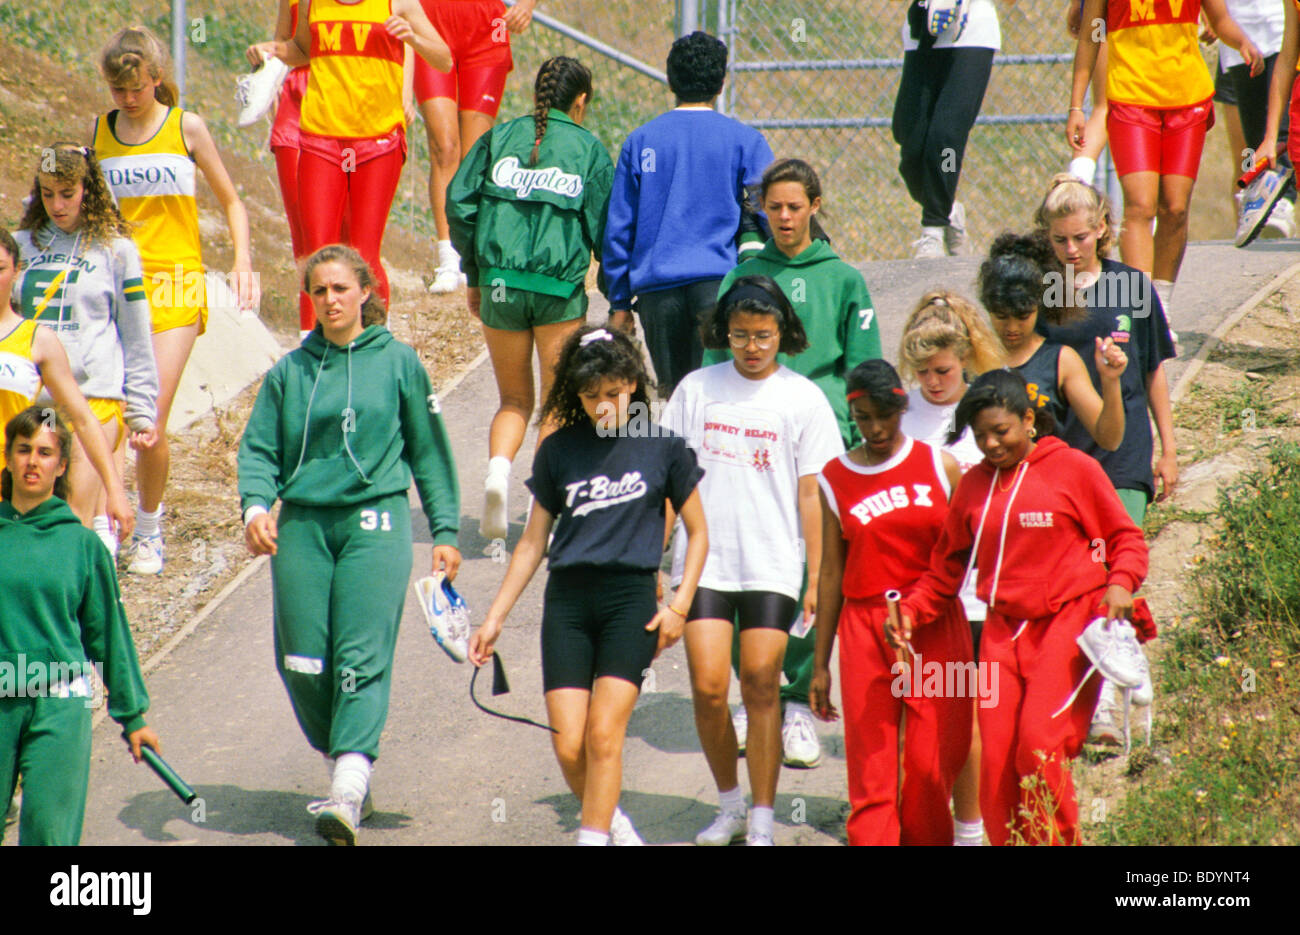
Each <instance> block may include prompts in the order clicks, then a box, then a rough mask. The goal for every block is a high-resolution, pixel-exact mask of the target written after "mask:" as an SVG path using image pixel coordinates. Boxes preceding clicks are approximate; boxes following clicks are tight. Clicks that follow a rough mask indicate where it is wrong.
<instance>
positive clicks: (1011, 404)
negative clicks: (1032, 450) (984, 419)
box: [948, 370, 1056, 445]
mask: <svg viewBox="0 0 1300 935" xmlns="http://www.w3.org/2000/svg"><path fill="white" fill-rule="evenodd" d="M994 406H1001V407H1002V408H1003V409H1005V410H1006V411H1007V412H1009V413H1011V414H1012V415H1022V414H1024V413H1025V412H1032V413H1033V414H1034V429H1035V431H1036V432H1037V433H1038V437H1039V438H1042V437H1044V436H1047V435H1054V434H1055V433H1056V420H1055V419H1054V418H1052V413H1051V411H1050V409H1049V407H1046V406H1035V405H1034V403H1033V401H1032V400H1031V399H1030V398H1029V385H1028V384H1027V383H1025V378H1024V377H1022V376H1021V375H1020V374H1018V373H1016V371H1014V370H990V371H989V372H988V373H982V374H980V375H979V376H978V377H976V378H975V379H974V380H972V381H971V385H970V387H969V389H967V390H966V395H965V396H963V397H962V398H961V402H959V403H958V404H957V412H956V413H955V415H954V417H953V427H952V431H951V432H949V433H948V444H949V445H951V444H953V443H955V442H956V441H957V439H959V438H961V436H962V433H963V432H965V431H966V429H967V428H968V427H970V426H972V425H973V424H974V423H975V417H976V416H977V415H979V414H980V413H981V412H983V411H984V410H985V409H991V408H993V407H994Z"/></svg>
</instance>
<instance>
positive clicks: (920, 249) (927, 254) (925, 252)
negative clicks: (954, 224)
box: [912, 228, 948, 260]
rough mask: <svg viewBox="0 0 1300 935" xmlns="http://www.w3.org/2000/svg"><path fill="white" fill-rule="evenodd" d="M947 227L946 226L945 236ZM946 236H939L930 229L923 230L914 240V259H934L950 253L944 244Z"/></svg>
mask: <svg viewBox="0 0 1300 935" xmlns="http://www.w3.org/2000/svg"><path fill="white" fill-rule="evenodd" d="M947 230H948V229H947V228H944V232H945V236H946V233H947ZM944 239H945V237H941V236H937V235H935V234H932V233H930V232H929V231H922V232H921V236H920V237H919V238H918V239H916V240H913V241H912V259H914V260H933V259H937V258H938V257H943V256H947V255H948V249H947V248H946V247H945V246H944V245H943V242H944Z"/></svg>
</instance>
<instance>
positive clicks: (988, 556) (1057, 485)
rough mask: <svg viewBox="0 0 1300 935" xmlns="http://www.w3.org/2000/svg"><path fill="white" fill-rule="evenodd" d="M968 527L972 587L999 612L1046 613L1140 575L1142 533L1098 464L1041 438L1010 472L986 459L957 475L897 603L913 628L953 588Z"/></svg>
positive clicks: (1134, 584) (1132, 582)
mask: <svg viewBox="0 0 1300 935" xmlns="http://www.w3.org/2000/svg"><path fill="white" fill-rule="evenodd" d="M1000 488H1006V489H1005V490H1003V489H1000ZM990 492H991V494H992V495H991V496H990ZM981 523H982V524H983V529H982V530H981V529H980V526H981ZM977 531H978V537H979V542H978V545H976V546H974V547H975V549H976V553H977V554H976V562H975V564H976V566H977V567H978V568H979V579H978V581H977V582H976V586H975V593H976V594H977V595H978V596H979V598H980V600H982V601H985V602H986V603H987V604H988V605H989V609H990V610H993V611H996V612H997V613H999V614H1001V615H1003V616H1004V617H1010V618H1014V619H1026V620H1035V619H1038V618H1040V617H1050V616H1053V615H1055V614H1056V612H1057V610H1058V609H1060V607H1061V606H1062V605H1063V604H1065V603H1066V602H1067V601H1069V600H1071V599H1073V598H1076V597H1078V596H1079V595H1081V594H1087V593H1088V592H1089V591H1094V590H1096V589H1097V588H1099V587H1102V586H1103V585H1112V584H1117V585H1120V586H1121V587H1123V588H1125V589H1126V590H1128V591H1130V592H1132V591H1136V590H1137V589H1138V587H1139V586H1141V584H1142V580H1143V579H1144V578H1145V577H1146V573H1147V546H1146V541H1145V540H1144V539H1143V538H1142V531H1141V530H1140V529H1138V527H1137V526H1136V525H1134V523H1133V520H1131V519H1130V518H1129V515H1128V513H1126V512H1125V511H1124V506H1123V504H1121V503H1120V501H1119V497H1118V496H1116V494H1115V489H1114V488H1113V487H1112V486H1111V483H1110V481H1109V480H1107V478H1106V474H1105V473H1104V472H1103V471H1102V469H1101V467H1100V465H1098V464H1097V462H1096V461H1094V460H1093V459H1092V458H1090V457H1088V456H1087V455H1086V454H1084V453H1083V452H1081V451H1077V450H1075V449H1074V448H1071V447H1069V446H1068V445H1066V444H1065V443H1064V442H1062V441H1060V440H1059V439H1056V438H1044V439H1043V440H1042V441H1040V442H1039V443H1038V444H1037V445H1035V446H1034V450H1033V451H1032V452H1030V454H1029V456H1028V457H1026V458H1025V459H1024V460H1023V461H1022V462H1020V464H1019V465H1017V466H1016V468H1015V469H1014V470H1012V471H1010V472H1003V471H1001V470H998V469H997V468H994V467H993V466H992V465H991V464H989V462H988V461H987V460H985V461H982V462H980V463H979V464H977V465H976V466H975V467H973V468H971V469H970V470H969V471H967V472H966V473H965V474H964V475H963V476H962V479H961V483H960V484H958V485H957V490H956V492H955V493H954V494H953V498H952V504H951V506H950V507H949V509H948V518H947V520H946V522H945V523H944V527H943V532H941V533H940V535H939V540H938V541H937V542H936V543H935V545H934V551H933V552H932V553H931V555H930V570H929V571H927V572H926V573H925V575H924V576H922V578H921V579H920V580H919V581H918V582H917V583H916V586H915V587H914V588H913V589H912V591H911V593H910V594H908V596H907V598H906V599H905V600H904V601H903V612H904V613H906V614H907V615H909V616H910V617H911V618H912V620H913V622H914V623H916V624H917V625H920V624H923V623H928V622H929V621H931V620H933V619H934V618H935V617H936V616H937V615H938V614H939V612H940V611H941V610H942V609H943V608H944V606H945V605H946V604H947V602H948V601H949V600H951V599H952V598H953V597H954V596H955V595H956V594H957V592H958V591H959V590H960V589H961V584H962V579H963V578H964V577H965V575H966V568H967V564H968V562H969V560H970V553H971V549H972V545H973V544H974V543H975V539H976V535H977ZM1103 562H1104V564H1103Z"/></svg>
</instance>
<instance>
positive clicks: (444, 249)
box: [438, 240, 460, 270]
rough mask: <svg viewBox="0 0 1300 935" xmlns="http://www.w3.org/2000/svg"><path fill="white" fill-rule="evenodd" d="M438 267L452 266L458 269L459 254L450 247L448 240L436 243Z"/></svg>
mask: <svg viewBox="0 0 1300 935" xmlns="http://www.w3.org/2000/svg"><path fill="white" fill-rule="evenodd" d="M438 266H440V267H442V266H452V267H455V268H456V269H457V270H459V269H460V254H459V253H457V252H456V248H455V247H453V246H452V245H451V241H450V240H439V241H438Z"/></svg>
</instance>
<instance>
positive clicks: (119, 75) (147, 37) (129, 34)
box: [99, 26, 180, 107]
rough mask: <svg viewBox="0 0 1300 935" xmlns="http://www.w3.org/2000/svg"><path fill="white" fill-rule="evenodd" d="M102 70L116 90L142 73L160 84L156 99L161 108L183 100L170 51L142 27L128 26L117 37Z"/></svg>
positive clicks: (102, 60)
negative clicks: (177, 88)
mask: <svg viewBox="0 0 1300 935" xmlns="http://www.w3.org/2000/svg"><path fill="white" fill-rule="evenodd" d="M99 70H100V72H101V73H102V74H103V75H104V80H105V81H107V82H108V83H109V84H110V85H112V86H113V87H118V88H120V87H122V86H124V85H126V84H127V83H128V82H130V81H135V80H138V79H139V78H140V77H142V76H141V72H143V73H144V75H145V76H147V77H148V78H149V80H151V81H160V82H161V84H159V85H158V86H157V87H155V88H154V91H153V96H154V98H155V99H156V100H157V101H158V102H159V103H160V104H166V105H167V106H168V107H175V106H176V102H177V101H179V100H180V94H179V93H178V92H177V90H176V84H175V82H174V81H172V77H171V57H170V56H169V55H168V54H167V47H166V46H165V45H163V44H162V42H161V41H160V40H159V39H158V37H157V36H155V35H154V34H153V33H152V32H150V31H149V30H148V29H146V28H145V27H143V26H127V27H126V28H125V29H120V30H118V31H117V33H116V34H114V36H113V38H112V39H110V40H108V45H106V46H104V51H103V52H101V53H100V56H99Z"/></svg>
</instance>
